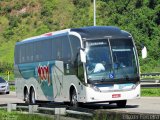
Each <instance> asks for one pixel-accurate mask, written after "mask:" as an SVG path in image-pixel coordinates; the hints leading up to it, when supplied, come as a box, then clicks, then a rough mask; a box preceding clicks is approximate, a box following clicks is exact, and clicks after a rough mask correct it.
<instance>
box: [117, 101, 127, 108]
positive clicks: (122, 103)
mask: <svg viewBox="0 0 160 120" xmlns="http://www.w3.org/2000/svg"><path fill="white" fill-rule="evenodd" d="M116 103H117V106H118V107H119V108H125V107H126V104H127V100H120V101H117V102H116Z"/></svg>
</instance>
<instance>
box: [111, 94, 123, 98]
mask: <svg viewBox="0 0 160 120" xmlns="http://www.w3.org/2000/svg"><path fill="white" fill-rule="evenodd" d="M119 97H121V94H113V95H112V98H119Z"/></svg>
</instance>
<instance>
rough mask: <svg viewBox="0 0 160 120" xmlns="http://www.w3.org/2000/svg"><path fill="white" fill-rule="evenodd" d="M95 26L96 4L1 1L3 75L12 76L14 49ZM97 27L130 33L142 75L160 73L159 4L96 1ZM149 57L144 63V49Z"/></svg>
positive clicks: (145, 0) (51, 0) (0, 61)
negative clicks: (42, 36)
mask: <svg viewBox="0 0 160 120" xmlns="http://www.w3.org/2000/svg"><path fill="white" fill-rule="evenodd" d="M92 25H93V0H45V1H44V0H22V1H19V0H0V73H5V72H6V71H11V72H12V73H13V63H14V59H13V57H14V45H15V43H16V42H18V41H21V40H23V39H25V38H28V37H31V36H36V35H40V34H42V33H46V32H50V31H56V30H61V29H65V28H75V27H84V26H92ZM97 25H107V26H108V25H110V26H118V27H120V28H121V29H124V30H126V31H128V32H130V33H131V34H132V35H133V37H134V39H135V42H136V46H137V49H138V53H139V58H140V65H141V73H146V72H147V73H150V72H160V69H159V68H160V40H159V36H160V30H159V26H160V1H159V0H120V1H116V0H97ZM142 44H144V45H145V46H146V47H147V49H148V57H147V59H145V60H142V59H141V46H142Z"/></svg>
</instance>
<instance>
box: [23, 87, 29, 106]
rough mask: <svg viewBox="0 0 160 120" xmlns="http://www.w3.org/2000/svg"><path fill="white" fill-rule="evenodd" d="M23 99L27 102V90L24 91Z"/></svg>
mask: <svg viewBox="0 0 160 120" xmlns="http://www.w3.org/2000/svg"><path fill="white" fill-rule="evenodd" d="M24 101H25V103H29V93H28V90H25V91H24Z"/></svg>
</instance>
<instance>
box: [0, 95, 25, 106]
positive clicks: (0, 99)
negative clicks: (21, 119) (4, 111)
mask: <svg viewBox="0 0 160 120" xmlns="http://www.w3.org/2000/svg"><path fill="white" fill-rule="evenodd" d="M7 103H23V101H22V100H21V99H18V98H17V97H16V93H15V92H10V94H0V104H7Z"/></svg>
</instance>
